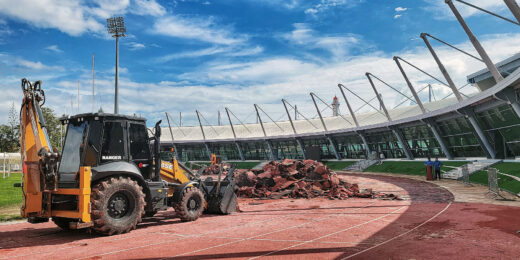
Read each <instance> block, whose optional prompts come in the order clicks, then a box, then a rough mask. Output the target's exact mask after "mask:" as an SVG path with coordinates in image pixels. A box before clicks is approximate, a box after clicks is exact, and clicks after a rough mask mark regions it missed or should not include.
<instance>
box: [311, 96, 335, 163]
mask: <svg viewBox="0 0 520 260" xmlns="http://www.w3.org/2000/svg"><path fill="white" fill-rule="evenodd" d="M310 95H311V98H312V102H313V103H314V107H316V111H317V112H318V116H319V117H320V120H321V124H322V125H323V129H324V130H325V133H327V132H328V131H329V130H327V125H325V121H324V120H323V116H322V115H321V111H320V108H319V107H318V104H316V99H315V98H314V93H312V92H311V93H310ZM325 137H327V139H328V140H329V143H330V146H331V147H332V151H333V152H334V156H336V159H338V160H341V156H340V155H339V152H338V148H337V147H336V144H335V143H334V140H332V138H331V137H330V136H329V135H327V134H325Z"/></svg>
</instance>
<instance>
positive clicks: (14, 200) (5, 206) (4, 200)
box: [0, 173, 22, 222]
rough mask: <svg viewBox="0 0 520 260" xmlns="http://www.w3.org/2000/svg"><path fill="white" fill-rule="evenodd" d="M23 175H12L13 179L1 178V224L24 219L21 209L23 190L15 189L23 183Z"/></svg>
mask: <svg viewBox="0 0 520 260" xmlns="http://www.w3.org/2000/svg"><path fill="white" fill-rule="evenodd" d="M21 178H22V174H21V173H11V177H9V178H5V179H4V178H2V176H0V222H3V221H11V220H17V219H22V217H21V216H20V210H19V207H20V205H21V204H22V188H15V187H13V184H14V183H19V182H21V181H22V179H21Z"/></svg>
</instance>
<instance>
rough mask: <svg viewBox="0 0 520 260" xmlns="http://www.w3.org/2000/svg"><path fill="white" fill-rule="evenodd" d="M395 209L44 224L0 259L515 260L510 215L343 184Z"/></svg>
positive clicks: (5, 236) (518, 223)
mask: <svg viewBox="0 0 520 260" xmlns="http://www.w3.org/2000/svg"><path fill="white" fill-rule="evenodd" d="M342 178H345V179H346V180H347V181H349V182H354V183H359V184H360V186H361V188H364V187H365V188H368V187H373V188H374V190H376V191H383V192H391V193H395V194H398V195H399V196H400V197H402V198H404V200H401V201H384V200H372V199H358V198H356V199H349V200H344V201H339V200H328V199H312V200H306V199H297V200H292V199H282V200H251V199H243V200H241V201H240V208H241V210H242V211H243V212H242V213H236V214H233V215H229V216H213V215H207V216H204V217H202V218H201V219H199V220H197V221H195V222H189V223H183V222H180V221H178V219H175V218H172V216H173V212H171V211H167V212H161V213H159V214H158V216H156V217H154V218H151V219H147V220H145V221H144V222H143V223H141V224H140V225H139V227H138V229H137V230H134V231H132V232H130V233H128V234H123V235H117V236H111V237H104V236H98V235H95V234H87V233H85V232H81V231H73V232H65V231H61V230H60V229H59V228H57V227H55V226H54V225H53V224H52V223H44V224H36V225H32V224H28V223H18V224H10V225H2V226H0V259H49V258H52V259H144V258H147V259H148V258H153V259H163V258H174V259H220V258H233V259H256V258H262V259H269V258H271V259H280V258H285V259H295V258H298V259H412V258H413V259H482V258H484V259H490V258H493V259H496V258H501V259H517V257H518V255H520V235H519V234H517V233H516V231H517V230H520V218H519V217H518V216H520V208H519V207H506V206H495V205H488V204H474V203H453V202H452V201H453V196H452V194H451V193H450V192H448V191H447V190H445V189H443V188H440V187H438V186H436V185H434V184H431V183H426V182H419V181H414V180H409V179H403V178H398V177H390V176H366V175H348V176H342Z"/></svg>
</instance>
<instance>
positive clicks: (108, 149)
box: [101, 122, 126, 161]
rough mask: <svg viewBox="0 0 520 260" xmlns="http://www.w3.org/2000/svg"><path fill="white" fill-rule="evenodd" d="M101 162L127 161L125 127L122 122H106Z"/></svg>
mask: <svg viewBox="0 0 520 260" xmlns="http://www.w3.org/2000/svg"><path fill="white" fill-rule="evenodd" d="M104 128H105V131H104V134H103V145H102V148H101V161H114V160H122V159H125V157H126V156H125V143H124V134H123V125H122V124H121V123H120V122H105V124H104Z"/></svg>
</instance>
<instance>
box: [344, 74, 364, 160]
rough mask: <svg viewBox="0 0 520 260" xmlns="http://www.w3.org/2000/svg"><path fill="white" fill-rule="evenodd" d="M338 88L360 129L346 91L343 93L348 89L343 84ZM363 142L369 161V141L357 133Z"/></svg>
mask: <svg viewBox="0 0 520 260" xmlns="http://www.w3.org/2000/svg"><path fill="white" fill-rule="evenodd" d="M338 88H339V90H340V91H341V95H342V96H343V99H344V100H345V103H346V104H347V108H348V111H349V112H350V115H351V116H352V119H353V120H354V123H355V124H356V127H359V122H358V121H357V118H356V115H355V114H354V110H352V107H351V106H350V103H349V102H348V99H347V96H346V95H345V91H343V88H346V87H345V86H344V85H343V84H338ZM357 134H358V135H359V137H360V138H361V140H362V141H363V145H364V146H365V156H366V158H367V159H368V157H369V156H370V153H371V152H370V147H369V146H368V143H367V139H366V138H365V136H364V135H363V134H362V133H357Z"/></svg>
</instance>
